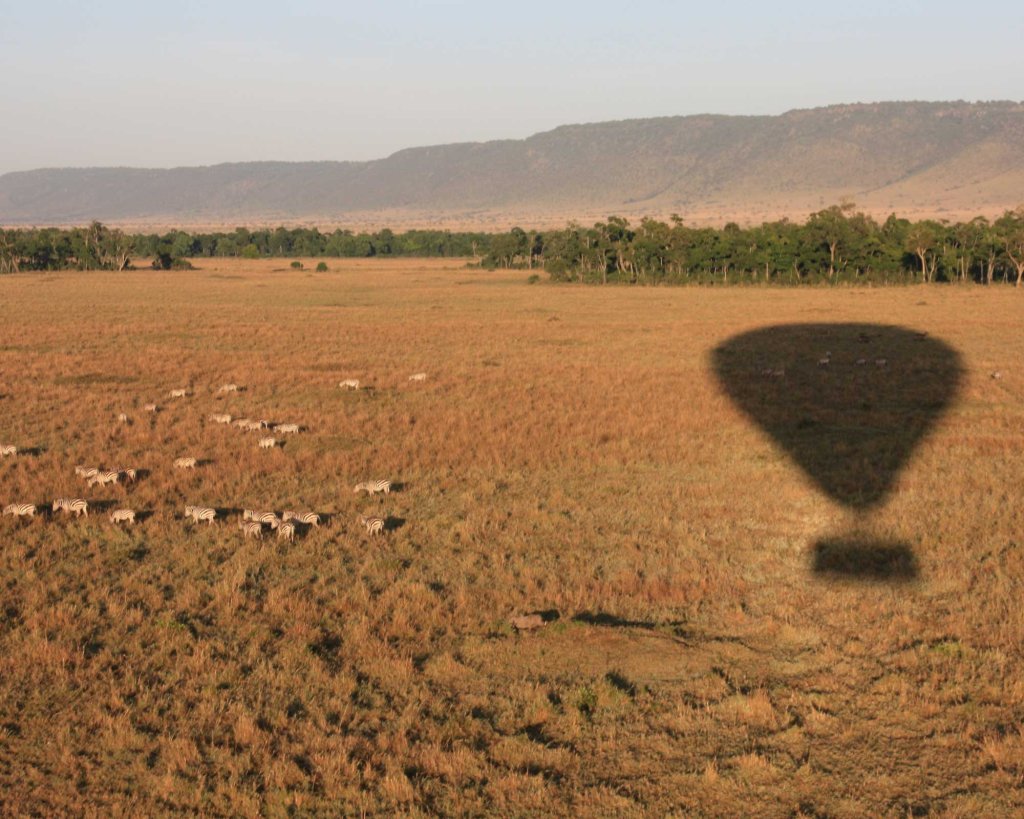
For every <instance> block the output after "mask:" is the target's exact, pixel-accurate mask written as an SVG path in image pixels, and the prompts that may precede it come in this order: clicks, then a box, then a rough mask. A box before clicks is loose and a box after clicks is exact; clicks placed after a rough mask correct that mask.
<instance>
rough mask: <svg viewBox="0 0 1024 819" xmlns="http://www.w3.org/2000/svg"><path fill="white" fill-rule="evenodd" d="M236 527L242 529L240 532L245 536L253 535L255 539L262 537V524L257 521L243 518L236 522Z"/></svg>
mask: <svg viewBox="0 0 1024 819" xmlns="http://www.w3.org/2000/svg"><path fill="white" fill-rule="evenodd" d="M238 528H239V529H241V530H242V533H243V534H244V535H245V536H246V537H254V538H256V539H257V540H262V539H263V524H262V523H257V522H255V521H252V520H243V521H241V522H240V523H239V524H238Z"/></svg>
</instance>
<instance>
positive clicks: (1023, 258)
mask: <svg viewBox="0 0 1024 819" xmlns="http://www.w3.org/2000/svg"><path fill="white" fill-rule="evenodd" d="M995 227H996V230H997V231H998V233H999V238H1000V239H1001V241H1002V245H1003V252H1004V253H1006V258H1007V259H1008V260H1009V261H1010V264H1012V265H1013V268H1014V270H1015V271H1016V273H1017V280H1016V281H1015V282H1014V286H1016V287H1020V283H1021V279H1024V205H1022V206H1021V207H1019V208H1017V209H1016V210H1013V211H1007V212H1006V213H1004V214H1003V215H1002V216H1001V217H999V219H998V220H997V221H996V224H995Z"/></svg>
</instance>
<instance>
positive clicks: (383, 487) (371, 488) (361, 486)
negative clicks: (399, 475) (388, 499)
mask: <svg viewBox="0 0 1024 819" xmlns="http://www.w3.org/2000/svg"><path fill="white" fill-rule="evenodd" d="M352 491H353V492H355V493H359V492H363V491H365V492H367V493H368V494H370V495H376V494H377V493H378V492H383V493H384V494H385V495H390V494H391V481H366V482H365V483H357V484H356V485H355V486H354V487H353V488H352Z"/></svg>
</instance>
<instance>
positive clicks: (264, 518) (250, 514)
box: [242, 509, 281, 529]
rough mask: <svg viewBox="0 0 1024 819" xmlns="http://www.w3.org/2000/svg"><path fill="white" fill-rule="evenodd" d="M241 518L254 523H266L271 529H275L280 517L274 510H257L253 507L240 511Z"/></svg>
mask: <svg viewBox="0 0 1024 819" xmlns="http://www.w3.org/2000/svg"><path fill="white" fill-rule="evenodd" d="M242 520H251V521H253V522H255V523H259V524H260V525H262V524H264V523H265V524H267V526H269V527H270V528H271V529H276V528H277V527H278V524H280V523H281V519H280V518H279V517H278V516H277V514H276V513H275V512H257V511H256V510H254V509H246V510H244V511H243V512H242Z"/></svg>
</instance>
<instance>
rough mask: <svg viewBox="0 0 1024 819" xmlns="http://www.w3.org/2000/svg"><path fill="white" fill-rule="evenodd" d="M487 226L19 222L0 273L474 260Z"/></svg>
mask: <svg viewBox="0 0 1024 819" xmlns="http://www.w3.org/2000/svg"><path fill="white" fill-rule="evenodd" d="M490 239H491V236H490V235H489V234H486V233H472V232H462V233H456V232H453V231H450V230H409V231H406V232H404V233H395V232H393V231H391V230H388V229H387V228H385V229H383V230H379V231H375V232H358V233H357V232H353V231H351V230H335V231H333V232H329V233H322V232H321V231H319V230H317V229H316V228H284V227H279V228H276V229H262V230H249V229H247V228H244V227H240V228H236V229H235V230H233V231H230V232H212V233H190V232H188V231H184V230H173V231H170V232H168V233H163V234H157V233H134V234H128V233H125V232H124V231H122V230H120V229H118V228H112V227H107V226H106V225H103V224H101V223H100V222H93V223H92V224H91V225H89V226H88V227H83V228H71V229H65V228H24V229H18V228H14V229H9V230H0V273H12V272H17V271H20V270H67V269H76V270H124V269H125V268H126V267H129V266H130V265H131V264H132V262H133V260H134V261H138V260H140V259H146V260H152V261H151V262H150V263H151V264H152V266H153V267H156V268H162V269H171V268H174V267H181V266H187V265H186V264H185V262H186V260H188V259H194V258H203V257H240V258H245V259H261V258H275V257H283V258H287V257H297V256H302V257H310V256H312V257H320V256H322V257H339V258H368V257H373V256H393V257H416V258H431V257H460V258H463V257H470V258H476V259H480V258H481V257H482V256H483V255H484V254H485V253H486V252H487V249H488V247H489V242H490Z"/></svg>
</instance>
